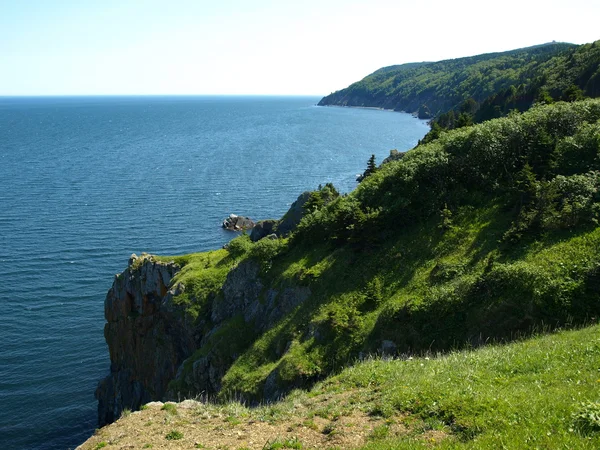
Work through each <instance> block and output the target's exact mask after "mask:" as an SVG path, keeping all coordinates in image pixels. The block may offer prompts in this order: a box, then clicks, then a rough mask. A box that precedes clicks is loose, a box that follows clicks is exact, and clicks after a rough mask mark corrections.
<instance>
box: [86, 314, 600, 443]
mask: <svg viewBox="0 0 600 450" xmlns="http://www.w3.org/2000/svg"><path fill="white" fill-rule="evenodd" d="M599 361H600V326H598V325H594V326H590V327H588V328H585V329H581V330H577V331H568V332H566V331H561V332H559V333H554V334H550V335H546V336H536V337H535V338H532V339H529V340H526V341H520V342H517V343H512V344H510V345H492V346H486V347H484V348H481V349H478V350H475V351H460V352H451V353H449V354H446V355H437V356H434V355H428V356H426V357H421V358H408V359H400V360H380V359H374V360H368V361H365V362H361V363H357V364H356V365H354V366H352V367H350V368H347V369H345V370H343V371H342V372H341V373H340V374H339V375H337V376H334V377H332V378H329V379H328V380H326V381H325V382H322V383H319V384H317V385H316V386H314V387H313V388H312V389H311V390H310V391H308V392H305V391H295V392H293V393H291V394H290V395H289V396H288V397H287V398H286V399H285V400H283V401H281V402H278V403H275V404H271V405H266V406H260V407H256V408H248V407H246V406H243V405H241V404H239V403H236V402H226V403H223V404H211V403H208V404H207V403H193V402H185V403H183V404H177V405H175V404H165V405H162V404H151V405H149V406H147V407H146V408H143V410H142V411H140V412H139V413H135V414H129V413H125V414H124V416H123V417H122V418H121V419H120V420H119V421H118V422H116V423H114V424H112V425H110V426H108V427H105V428H102V429H101V430H99V431H98V432H97V433H96V435H95V436H93V437H92V438H90V439H89V440H88V441H87V442H86V443H85V444H84V445H83V446H82V449H98V448H102V447H106V448H113V447H117V446H118V447H119V448H123V447H127V446H132V447H133V446H135V447H136V448H140V447H143V448H205V449H217V448H221V449H225V448H228V449H240V450H241V449H263V450H264V449H267V450H275V449H284V448H291V449H308V448H321V449H334V448H338V449H341V448H344V449H348V448H362V449H369V450H383V449H414V448H447V449H450V448H453V449H460V448H481V449H489V448H514V449H516V448H553V449H558V448H568V449H579V448H581V449H585V448H588V449H593V448H599V447H600V433H599V431H600V403H599V401H600V397H599V395H598V386H599V385H600V375H599V373H598V362H599Z"/></svg>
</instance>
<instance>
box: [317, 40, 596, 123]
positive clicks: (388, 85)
mask: <svg viewBox="0 0 600 450" xmlns="http://www.w3.org/2000/svg"><path fill="white" fill-rule="evenodd" d="M579 49H581V47H577V46H574V45H571V44H561V43H554V44H548V45H541V46H536V47H529V48H524V49H519V50H512V51H509V52H504V53H489V54H484V55H478V56H471V57H467V58H458V59H453V60H446V61H439V62H435V63H419V64H405V65H401V66H391V67H386V68H383V69H380V70H378V71H376V72H374V73H373V74H371V75H369V76H367V77H365V78H364V79H363V80H361V81H359V82H357V83H354V84H352V85H351V86H349V87H348V88H346V89H342V90H341V91H337V92H335V93H333V94H331V95H329V96H327V97H325V98H323V99H322V100H321V102H320V103H319V104H320V105H331V104H335V105H345V106H377V107H383V108H389V109H394V110H398V111H407V112H417V111H418V110H419V108H420V107H421V106H422V105H424V104H426V105H427V107H428V109H429V111H430V112H431V114H433V115H434V116H437V115H439V114H441V113H446V112H448V111H451V110H455V109H456V112H457V113H458V114H459V113H461V112H463V113H467V114H473V113H474V111H475V109H476V108H477V106H478V104H479V103H482V102H483V101H484V100H486V99H487V98H488V97H490V96H492V95H494V94H496V93H498V92H501V91H503V90H506V89H508V88H510V87H516V86H519V85H522V84H528V83H530V82H531V81H532V80H533V79H536V78H538V77H539V76H540V75H541V74H544V73H546V71H550V72H551V73H554V70H553V68H554V67H555V66H556V65H557V64H558V63H550V61H552V60H553V59H555V58H559V57H560V58H562V55H563V54H573V52H577V50H579ZM581 59H583V58H579V61H581ZM562 61H563V59H560V62H561V63H562ZM582 64H584V62H583V61H581V62H580V63H579V65H577V68H578V67H579V66H580V65H582ZM547 66H549V68H548V69H546V67H547ZM586 67H587V65H586ZM560 69H561V70H560V71H561V74H562V73H563V72H565V73H567V72H568V73H569V74H571V72H574V71H577V70H576V69H575V70H574V69H573V67H571V71H570V72H569V71H568V70H567V68H566V67H565V68H563V66H562V65H561V66H560ZM556 71H558V68H556ZM563 89H564V88H563ZM561 91H562V89H561ZM513 95H515V94H513ZM530 103H531V101H530ZM457 106H458V108H457ZM461 107H462V109H463V111H461V110H460V109H461Z"/></svg>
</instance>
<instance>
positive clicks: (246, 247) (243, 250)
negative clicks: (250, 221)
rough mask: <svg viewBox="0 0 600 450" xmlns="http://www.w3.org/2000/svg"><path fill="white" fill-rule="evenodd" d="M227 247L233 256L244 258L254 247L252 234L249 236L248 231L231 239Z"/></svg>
mask: <svg viewBox="0 0 600 450" xmlns="http://www.w3.org/2000/svg"><path fill="white" fill-rule="evenodd" d="M226 248H227V251H229V254H230V255H231V256H232V257H233V258H235V259H238V258H242V257H243V256H245V255H246V254H247V253H248V252H249V251H250V249H251V248H252V241H251V240H250V236H248V235H247V234H246V233H243V234H242V235H241V236H238V237H236V238H234V239H232V240H231V241H229V243H228V244H227V246H226Z"/></svg>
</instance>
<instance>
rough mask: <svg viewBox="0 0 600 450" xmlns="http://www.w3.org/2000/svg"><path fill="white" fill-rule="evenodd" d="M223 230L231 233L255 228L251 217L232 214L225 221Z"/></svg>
mask: <svg viewBox="0 0 600 450" xmlns="http://www.w3.org/2000/svg"><path fill="white" fill-rule="evenodd" d="M223 228H225V229H226V230H229V231H243V230H250V229H251V228H254V221H253V220H252V219H250V218H249V217H244V216H238V215H235V214H230V215H229V217H227V218H226V219H225V220H223Z"/></svg>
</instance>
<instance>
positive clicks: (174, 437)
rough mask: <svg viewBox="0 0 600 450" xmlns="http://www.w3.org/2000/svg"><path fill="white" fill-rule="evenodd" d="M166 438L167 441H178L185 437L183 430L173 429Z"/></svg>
mask: <svg viewBox="0 0 600 450" xmlns="http://www.w3.org/2000/svg"><path fill="white" fill-rule="evenodd" d="M165 439H166V440H167V441H178V440H179V439H183V433H182V432H181V431H177V430H172V431H170V432H168V433H167V435H166V436H165Z"/></svg>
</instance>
